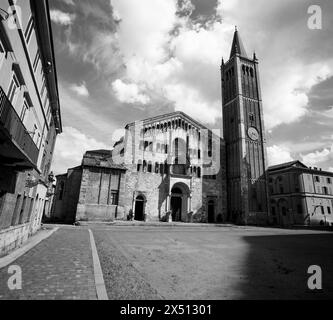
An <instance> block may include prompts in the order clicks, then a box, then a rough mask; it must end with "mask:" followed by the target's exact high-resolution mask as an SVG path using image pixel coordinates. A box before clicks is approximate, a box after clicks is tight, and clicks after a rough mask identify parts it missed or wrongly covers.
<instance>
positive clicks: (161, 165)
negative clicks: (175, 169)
mask: <svg viewBox="0 0 333 320" xmlns="http://www.w3.org/2000/svg"><path fill="white" fill-rule="evenodd" d="M160 174H164V165H163V163H161V164H160Z"/></svg>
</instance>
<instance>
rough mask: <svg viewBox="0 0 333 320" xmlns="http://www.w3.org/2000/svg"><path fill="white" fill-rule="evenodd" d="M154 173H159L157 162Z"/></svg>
mask: <svg viewBox="0 0 333 320" xmlns="http://www.w3.org/2000/svg"><path fill="white" fill-rule="evenodd" d="M155 173H159V164H158V162H155Z"/></svg>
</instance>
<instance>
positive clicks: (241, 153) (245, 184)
mask: <svg viewBox="0 0 333 320" xmlns="http://www.w3.org/2000/svg"><path fill="white" fill-rule="evenodd" d="M221 77H222V112H223V134H224V139H225V142H226V156H227V185H228V187H227V193H228V220H229V221H231V222H234V223H238V224H260V225H264V224H267V223H268V214H269V212H268V210H269V209H268V188H267V170H266V169H267V162H266V159H267V157H266V139H265V129H264V118H263V110H262V99H261V90H260V81H259V70H258V60H257V57H256V55H255V54H254V55H253V58H249V57H248V55H247V53H246V51H245V48H244V45H243V43H242V40H241V38H240V36H239V32H238V31H237V28H236V30H235V33H234V38H233V42H232V47H231V53H230V58H229V60H228V61H227V62H226V63H224V60H223V59H222V65H221Z"/></svg>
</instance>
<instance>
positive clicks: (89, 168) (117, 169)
mask: <svg viewBox="0 0 333 320" xmlns="http://www.w3.org/2000/svg"><path fill="white" fill-rule="evenodd" d="M125 171H126V168H125V167H123V166H122V165H117V164H115V163H113V161H112V158H111V151H109V150H95V151H88V152H86V153H85V155H84V156H83V160H82V164H81V165H80V166H78V167H75V168H72V169H69V170H68V171H67V173H66V174H63V175H58V176H57V187H56V194H55V200H54V201H55V202H54V204H55V205H54V207H53V210H52V215H51V220H52V221H59V222H65V223H73V222H75V221H76V220H79V221H87V220H103V221H110V220H113V219H115V218H119V217H123V216H124V209H123V207H122V206H119V205H118V204H119V202H120V203H122V202H123V201H122V200H123V199H124V198H125V194H124V192H125V190H124V181H125V179H124V174H125ZM119 199H121V200H120V201H119Z"/></svg>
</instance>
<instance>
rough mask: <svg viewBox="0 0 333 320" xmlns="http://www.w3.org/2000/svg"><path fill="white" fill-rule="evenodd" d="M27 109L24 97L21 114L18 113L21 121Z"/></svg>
mask: <svg viewBox="0 0 333 320" xmlns="http://www.w3.org/2000/svg"><path fill="white" fill-rule="evenodd" d="M27 110H29V105H28V102H27V100H26V99H24V102H23V107H22V111H21V115H20V119H21V121H22V122H24V119H25V116H26V113H27Z"/></svg>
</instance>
